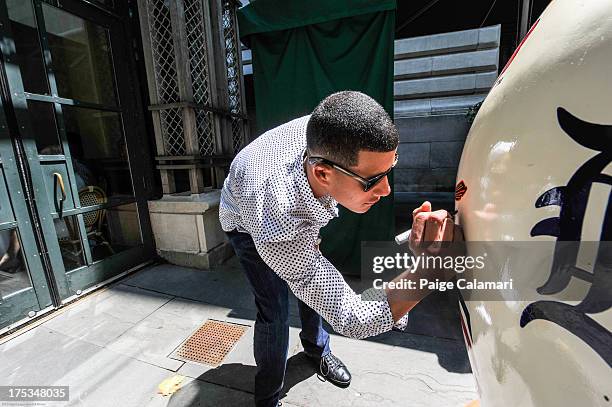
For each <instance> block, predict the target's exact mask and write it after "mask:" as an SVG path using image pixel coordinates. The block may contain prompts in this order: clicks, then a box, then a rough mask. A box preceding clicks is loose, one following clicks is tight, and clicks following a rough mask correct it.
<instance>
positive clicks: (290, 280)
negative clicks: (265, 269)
mask: <svg viewBox="0 0 612 407" xmlns="http://www.w3.org/2000/svg"><path fill="white" fill-rule="evenodd" d="M317 231H318V230H317ZM317 231H314V230H311V229H310V228H308V227H306V228H304V229H302V230H301V231H300V232H298V233H297V234H296V236H295V238H294V239H293V240H291V241H282V242H259V243H258V242H255V247H256V249H257V252H258V253H259V255H260V256H261V258H262V259H263V260H264V262H265V263H266V264H267V265H268V266H269V267H270V268H271V269H272V270H273V271H274V272H275V273H276V274H278V275H279V276H280V277H281V278H282V279H283V280H284V281H286V282H287V284H288V285H289V288H290V289H291V291H292V292H293V293H294V294H295V296H296V297H298V298H299V299H300V300H302V301H303V302H304V303H306V304H307V305H308V306H309V307H310V308H312V309H313V310H315V311H316V312H317V313H318V314H319V315H321V316H322V317H323V318H324V319H325V320H326V321H327V322H329V323H330V324H331V326H332V327H333V328H334V330H336V331H337V332H338V333H341V334H342V335H345V336H348V337H352V338H359V339H360V338H365V337H368V336H374V335H378V334H380V333H382V332H386V331H389V330H391V329H392V328H393V327H394V326H398V327H401V326H402V325H405V323H406V320H405V319H404V320H399V319H398V321H394V319H393V317H392V313H391V310H390V308H389V303H388V302H387V298H386V296H385V292H384V291H382V290H375V289H373V288H371V289H369V290H367V291H366V292H364V293H363V294H362V295H358V294H356V293H355V292H354V291H353V290H352V289H351V288H350V287H349V286H348V284H347V283H346V282H345V281H344V278H343V277H342V275H341V274H340V272H339V271H338V270H337V269H336V268H335V267H334V266H333V265H332V264H331V263H330V262H329V261H328V260H327V259H326V258H325V257H324V256H323V255H322V254H321V253H320V252H319V250H318V248H317V247H316V238H317ZM396 322H399V324H397V323H396Z"/></svg>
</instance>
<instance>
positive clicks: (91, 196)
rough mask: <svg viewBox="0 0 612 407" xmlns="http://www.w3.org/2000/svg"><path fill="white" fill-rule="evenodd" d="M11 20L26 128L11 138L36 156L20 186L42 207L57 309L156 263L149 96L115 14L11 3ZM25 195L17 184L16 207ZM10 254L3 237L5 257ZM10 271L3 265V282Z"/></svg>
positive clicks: (11, 64)
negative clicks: (144, 95)
mask: <svg viewBox="0 0 612 407" xmlns="http://www.w3.org/2000/svg"><path fill="white" fill-rule="evenodd" d="M5 12H6V17H5V18H6V19H7V20H8V30H6V31H8V32H5V35H6V36H8V37H9V39H10V41H9V42H12V44H13V46H12V47H10V49H7V47H5V48H4V49H3V56H4V67H5V71H6V72H7V81H8V87H9V90H10V95H11V96H10V97H11V101H10V102H11V103H12V107H13V113H14V115H15V122H16V126H17V129H13V130H12V131H11V129H10V126H9V129H8V130H9V133H12V134H10V135H9V136H10V139H11V140H12V144H13V152H12V153H13V155H14V154H19V151H18V150H19V148H22V149H23V155H24V156H25V157H27V160H24V161H25V166H26V167H27V169H26V171H25V172H27V173H29V179H26V180H23V179H22V181H21V183H24V182H25V183H26V184H27V183H28V182H29V183H30V185H29V186H30V187H31V192H32V194H31V196H30V197H25V198H26V199H25V200H26V204H27V203H28V202H29V201H28V199H30V200H34V201H35V209H31V210H30V211H32V210H35V211H36V213H35V215H38V217H39V220H38V224H37V225H35V226H38V229H36V230H34V232H33V235H34V237H35V238H36V233H37V231H38V233H39V234H40V235H41V237H40V238H39V240H42V243H38V245H39V246H41V244H42V246H44V249H45V250H46V253H45V252H43V253H42V254H41V255H40V256H37V255H36V254H35V253H33V254H32V256H36V257H33V258H35V259H36V258H37V257H40V259H39V260H38V261H39V263H42V265H41V268H42V269H43V270H46V274H45V276H46V277H45V278H46V279H47V280H51V281H48V283H49V284H48V291H50V294H49V296H50V298H51V300H52V302H53V305H54V306H58V305H60V304H61V303H62V302H63V301H65V300H66V299H68V298H71V297H72V296H74V295H79V294H81V293H82V292H83V291H84V290H86V289H87V288H89V287H92V286H94V285H96V284H98V283H100V282H102V281H105V280H108V279H109V278H111V277H113V276H115V275H117V274H120V273H122V272H124V271H126V270H127V269H129V268H130V267H132V266H135V265H137V264H139V263H142V262H144V261H146V260H147V259H149V258H151V256H152V255H153V244H152V241H151V232H150V224H149V219H148V212H147V198H148V193H147V180H148V177H149V174H146V173H145V171H144V169H145V168H150V166H148V165H147V162H146V161H147V160H148V152H147V150H146V140H145V137H144V127H143V125H142V123H141V120H142V115H141V114H139V111H140V106H139V104H138V98H137V92H138V90H137V89H138V87H137V86H136V85H135V84H134V82H135V79H134V76H135V75H134V74H133V73H132V72H133V69H132V67H131V65H130V55H129V52H128V49H127V46H126V44H127V43H129V41H127V40H126V36H125V34H124V31H125V25H124V22H123V21H122V20H121V19H120V18H119V17H117V16H116V15H115V14H113V13H110V12H104V11H102V10H101V9H100V8H99V7H94V6H92V5H91V4H88V3H84V2H79V1H76V0H70V1H69V0H60V1H49V2H45V1H41V0H26V1H24V0H7V1H6V10H5ZM3 21H6V20H3ZM7 118H8V116H7ZM15 133H18V134H15ZM19 146H21V147H19ZM6 154H10V152H9V151H8V149H7V153H6ZM2 158H3V163H4V156H3V157H2ZM15 158H19V157H15ZM17 161H18V160H17ZM22 172H23V171H22ZM22 178H24V175H23V174H22ZM18 188H19V187H18V184H17V183H15V182H12V183H11V182H7V195H8V198H9V200H10V201H11V202H14V201H16V200H17V199H19V198H20V197H19V194H18V193H17V192H18V191H17V189H18ZM0 199H2V191H1V190H0ZM0 216H1V212H0ZM30 217H32V214H30ZM35 217H36V216H34V218H35ZM1 227H2V223H0V228H1ZM18 230H19V229H18ZM5 234H6V237H4V239H5V240H7V241H8V243H7V244H6V247H7V249H6V250H7V251H6V252H5V254H6V253H8V254H9V256H8V257H10V258H15V256H11V255H10V254H11V253H12V252H16V250H15V249H14V247H15V244H14V243H11V242H15V241H16V240H15V239H16V238H15V237H14V235H13V234H10V233H9V232H5ZM17 236H18V237H17V239H18V238H19V236H20V235H19V233H17ZM11 239H12V240H11ZM21 239H23V237H21ZM1 244H2V236H1V235H0V251H1V250H2V246H1ZM11 244H12V246H11ZM20 247H22V250H21V251H17V252H19V253H20V255H21V256H26V257H27V256H28V253H27V251H26V250H24V249H25V248H23V245H20ZM9 249H10V250H9ZM11 250H12V251H11ZM32 251H33V252H34V250H32ZM43 254H46V255H43ZM7 261H8V260H7ZM15 262H16V260H13V263H11V264H16V263H15ZM26 262H27V261H26ZM24 263H25V262H24ZM28 264H29V262H28ZM2 267H3V265H2V258H0V273H2V272H3V271H2V270H3V268H2ZM7 267H8V266H7ZM4 272H5V273H10V271H6V270H5V271H4ZM24 273H25V274H26V275H30V276H32V275H33V272H32V270H30V272H29V273H28V272H27V270H25V269H24ZM12 274H15V273H12ZM30 279H31V277H30ZM24 281H25V277H24ZM1 284H2V282H1V280H0V285H1ZM24 284H25V283H22V285H24ZM30 285H31V287H32V290H33V291H35V292H36V293H37V291H36V290H34V285H33V284H30ZM7 292H8V291H7ZM20 295H21V296H23V295H24V294H20ZM12 296H16V294H15V293H13V294H12ZM2 298H4V294H3V296H2ZM47 302H48V301H47ZM44 305H48V304H47V303H45V302H44V301H43V303H41V301H40V300H39V301H38V308H39V309H42V308H44V307H43V306H44ZM0 306H1V304H0ZM17 308H19V307H17ZM17 308H16V309H14V310H13V311H15V310H17ZM0 311H1V310H0ZM17 312H18V313H20V315H23V310H17ZM1 325H2V321H0V328H1V327H2V326H1Z"/></svg>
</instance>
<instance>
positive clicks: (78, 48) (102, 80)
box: [42, 3, 117, 105]
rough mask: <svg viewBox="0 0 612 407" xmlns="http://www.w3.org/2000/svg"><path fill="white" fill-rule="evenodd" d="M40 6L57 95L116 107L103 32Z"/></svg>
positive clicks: (99, 28) (92, 25)
mask: <svg viewBox="0 0 612 407" xmlns="http://www.w3.org/2000/svg"><path fill="white" fill-rule="evenodd" d="M42 7H43V15H44V18H45V28H46V30H47V33H48V41H49V48H50V49H51V59H52V63H53V70H54V74H55V80H56V83H57V90H58V93H59V96H62V97H65V98H69V99H78V100H82V101H86V102H93V103H100V104H104V105H116V103H117V102H116V97H115V81H114V72H113V63H112V58H111V48H110V43H109V37H108V32H107V30H106V29H105V28H103V27H100V26H99V25H96V24H94V23H92V22H91V21H89V20H84V19H82V18H80V17H77V16H75V15H73V14H70V13H67V12H65V11H63V10H60V9H57V8H55V7H52V6H49V5H47V4H45V3H43V6H42Z"/></svg>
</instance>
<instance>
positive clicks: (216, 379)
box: [0, 257, 477, 407]
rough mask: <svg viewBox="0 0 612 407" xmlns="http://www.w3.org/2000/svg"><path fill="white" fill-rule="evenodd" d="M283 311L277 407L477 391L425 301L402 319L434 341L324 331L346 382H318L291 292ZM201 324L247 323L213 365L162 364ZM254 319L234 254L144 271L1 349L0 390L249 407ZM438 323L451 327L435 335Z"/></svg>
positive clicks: (461, 400) (111, 402) (89, 399)
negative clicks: (285, 343)
mask: <svg viewBox="0 0 612 407" xmlns="http://www.w3.org/2000/svg"><path fill="white" fill-rule="evenodd" d="M349 282H350V283H355V282H353V281H349ZM355 284H356V283H355ZM434 301H437V300H436V299H435V298H434ZM420 306H421V305H419V307H420ZM291 307H292V308H291V310H292V311H291V317H290V318H291V328H290V330H291V338H290V346H289V360H288V366H287V375H286V379H285V388H284V392H285V393H286V395H285V396H284V397H283V399H282V401H283V405H284V406H288V407H291V406H412V407H417V406H444V407H446V406H460V407H463V406H465V405H466V404H467V403H469V402H470V401H471V400H473V399H475V398H477V394H476V391H475V383H474V379H473V377H472V374H471V372H470V370H469V363H468V361H467V357H466V353H465V346H464V344H463V340H462V339H460V338H458V337H457V335H456V328H457V327H456V326H453V327H445V326H439V327H438V328H436V327H435V326H434V325H436V323H435V321H436V320H435V317H434V318H432V316H431V315H430V314H431V312H432V311H431V309H434V313H435V309H436V308H438V309H439V306H437V305H436V304H432V305H430V307H429V308H430V311H429V312H430V314H427V312H416V311H415V318H414V319H413V321H416V322H415V323H417V324H420V325H423V326H421V327H419V326H416V327H415V323H411V328H410V330H411V331H412V332H414V331H417V332H421V333H423V332H424V333H428V332H430V333H431V335H438V336H442V337H436V336H429V335H423V334H414V333H405V332H388V333H385V334H382V335H379V336H377V337H375V338H370V339H368V340H354V339H349V338H345V337H342V336H340V335H336V334H333V335H332V338H331V348H332V351H333V352H334V354H336V355H337V356H339V357H340V358H341V359H342V360H343V361H344V362H345V364H346V365H347V366H348V368H349V370H350V371H351V373H352V375H353V381H352V383H351V386H350V387H349V388H347V389H340V388H337V387H335V386H333V385H331V384H330V383H326V382H322V381H320V380H319V379H318V377H317V375H316V372H315V368H314V366H313V365H312V364H311V362H310V361H308V360H307V359H306V357H305V356H304V354H303V352H301V351H302V349H301V345H300V342H299V337H298V334H299V316H298V314H297V305H296V303H295V299H293V302H292V305H291ZM423 309H425V308H423ZM208 319H213V320H218V321H227V322H232V323H237V324H242V325H246V326H248V329H247V331H246V334H245V335H243V336H242V337H241V339H240V340H239V341H238V342H237V344H236V345H235V347H234V348H233V349H232V350H231V351H230V353H229V354H228V355H227V356H226V358H225V360H224V361H223V363H222V364H221V365H220V366H218V367H216V368H215V367H211V366H206V365H202V364H198V363H192V362H185V361H182V360H178V359H174V358H173V352H174V351H175V350H176V348H177V347H179V346H180V345H181V344H182V343H183V342H184V341H185V340H186V339H187V338H188V337H189V336H190V335H191V334H192V333H193V332H194V331H195V330H197V329H198V328H199V327H200V326H201V325H202V324H203V323H204V322H205V321H206V320H208ZM254 319H255V307H254V302H253V297H252V295H251V293H250V291H249V288H248V285H247V281H246V279H245V278H244V276H243V274H242V272H241V270H240V266H239V263H238V261H237V259H236V258H235V257H234V258H232V259H231V260H229V261H228V262H226V263H225V264H223V265H222V266H219V267H217V268H216V269H215V270H214V271H202V270H194V269H189V268H184V267H178V266H173V265H169V264H159V265H155V266H151V267H148V268H145V269H143V270H141V271H139V272H137V273H135V274H132V275H130V276H129V277H127V278H124V279H123V280H121V281H119V282H117V283H115V284H113V285H112V286H110V287H109V288H106V289H104V290H101V291H98V292H96V293H93V294H91V295H89V296H87V297H85V298H83V299H81V300H80V301H78V302H76V303H74V304H71V305H69V306H68V307H66V308H65V309H63V310H60V311H59V312H57V313H56V314H55V316H54V317H52V318H50V319H49V320H47V321H46V322H44V323H42V324H40V325H38V326H36V327H34V328H32V329H30V330H28V331H26V332H24V333H23V334H21V335H19V336H16V337H14V338H13V339H11V340H9V341H7V342H5V343H3V344H1V345H0V385H20V386H25V385H57V386H70V401H69V402H64V404H62V403H61V402H42V404H38V405H48V406H61V405H66V406H87V407H106V406H109V407H110V406H113V407H115V406H121V407H161V406H174V407H179V406H250V405H253V401H252V400H253V399H252V392H253V383H254V375H255V369H256V368H255V361H254V358H253V353H252V346H253V324H254ZM443 324H447V322H443ZM448 324H452V321H451V322H449V323H448ZM454 324H457V321H456V320H455V321H454ZM438 325H440V322H438ZM447 328H448V329H447ZM451 328H452V329H451ZM432 329H433V331H432ZM446 329H447V330H448V332H451V333H452V332H455V333H452V334H451V335H445V334H444V332H445V330H446ZM444 336H446V337H444ZM171 356H172V357H171ZM175 375H181V376H184V380H183V381H182V383H181V386H182V387H181V388H180V390H178V391H177V392H175V393H174V394H172V395H170V396H162V395H161V394H158V386H159V384H160V383H161V382H163V381H164V380H166V379H169V378H172V377H173V376H175ZM0 405H3V403H2V402H0ZM7 405H8V404H7Z"/></svg>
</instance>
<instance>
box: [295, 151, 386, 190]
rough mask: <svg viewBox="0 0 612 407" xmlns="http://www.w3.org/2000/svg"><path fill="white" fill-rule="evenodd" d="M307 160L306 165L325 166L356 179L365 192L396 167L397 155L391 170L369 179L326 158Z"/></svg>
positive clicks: (309, 157) (310, 158)
mask: <svg viewBox="0 0 612 407" xmlns="http://www.w3.org/2000/svg"><path fill="white" fill-rule="evenodd" d="M307 158H308V163H309V164H310V165H314V164H327V165H329V166H330V167H332V168H335V169H336V170H338V171H340V172H341V173H343V174H346V175H348V176H349V177H351V178H354V179H356V180H357V181H358V182H359V183H360V184H361V185H363V191H364V192H367V191H369V190H370V189H372V188H373V187H374V186H375V185H376V184H378V183H379V182H380V181H382V179H383V178H385V177H386V176H387V175H389V173H390V172H391V171H392V170H393V168H394V167H395V166H396V165H397V160H398V155H397V153H395V159H394V160H393V165H392V166H391V168H389V169H388V170H387V171H385V172H383V173H382V174H378V175H375V176H373V177H371V178H363V177H362V176H360V175H357V174H355V173H354V172H353V171H351V170H347V169H346V168H344V167H343V166H341V165H339V164H336V163H335V162H333V161H330V160H328V159H327V158H323V157H311V156H308V155H307Z"/></svg>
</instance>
